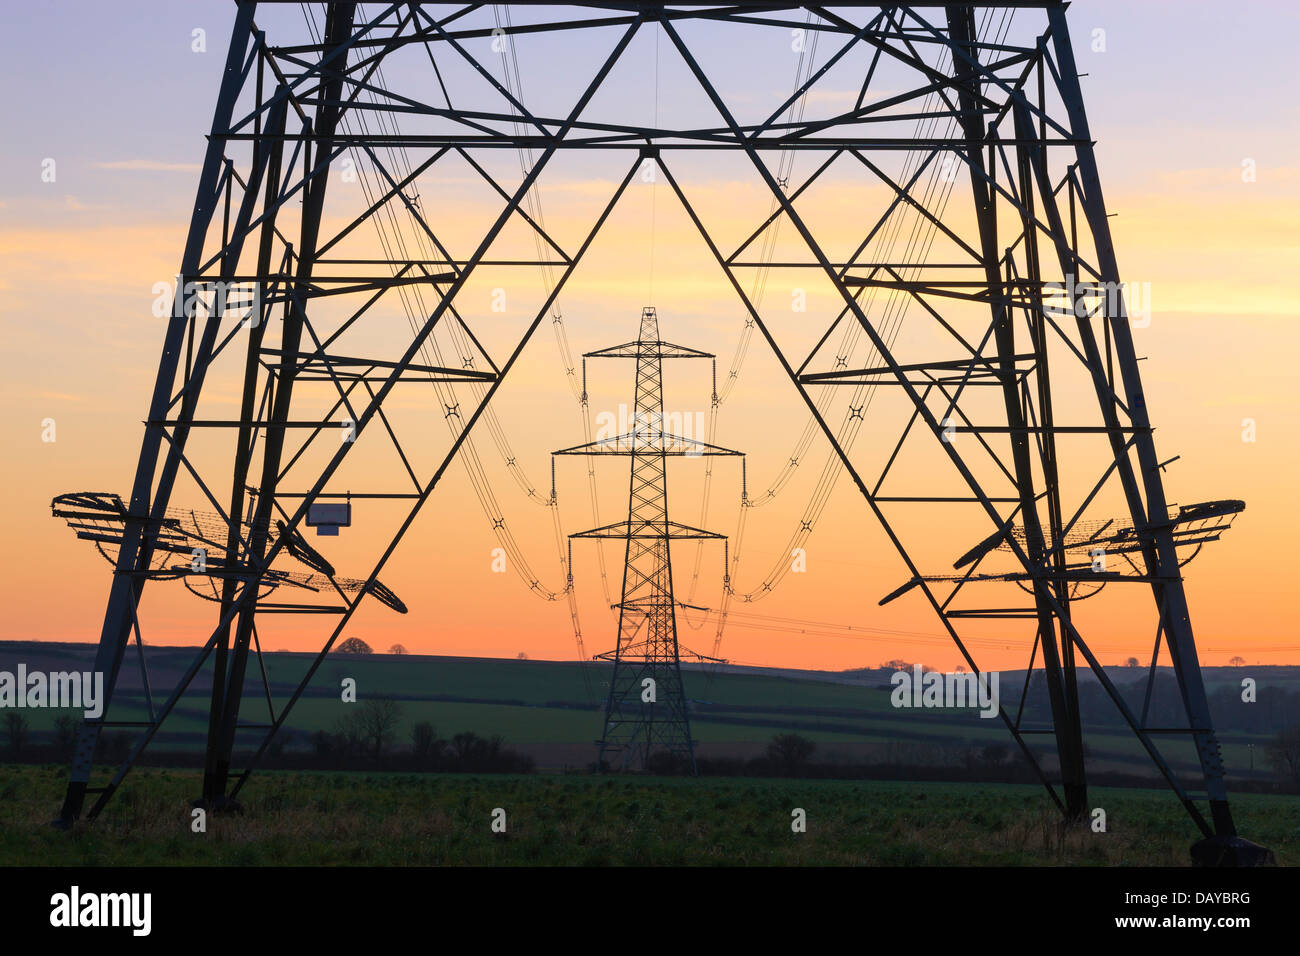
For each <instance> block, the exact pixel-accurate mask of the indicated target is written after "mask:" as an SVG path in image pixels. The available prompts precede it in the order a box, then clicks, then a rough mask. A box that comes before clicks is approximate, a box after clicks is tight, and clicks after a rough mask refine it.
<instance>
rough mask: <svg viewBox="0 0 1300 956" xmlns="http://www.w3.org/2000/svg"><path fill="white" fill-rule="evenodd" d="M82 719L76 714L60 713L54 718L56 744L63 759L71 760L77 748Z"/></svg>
mask: <svg viewBox="0 0 1300 956" xmlns="http://www.w3.org/2000/svg"><path fill="white" fill-rule="evenodd" d="M80 728H81V720H80V718H78V717H77V716H75V715H74V714H60V715H59V716H58V717H55V718H54V746H55V748H56V749H57V750H58V753H59V758H60V759H61V760H71V759H72V753H73V751H74V750H76V749H77V731H78V730H80Z"/></svg>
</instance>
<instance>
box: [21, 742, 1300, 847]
mask: <svg viewBox="0 0 1300 956" xmlns="http://www.w3.org/2000/svg"><path fill="white" fill-rule="evenodd" d="M65 780H66V777H65V771H64V770H63V768H61V767H55V766H46V767H5V768H0V864H3V865H82V866H84V865H89V866H122V865H217V866H263V865H277V866H284V865H288V866H299V865H332V866H335V865H358V864H365V865H385V866H430V865H448V864H471V865H505V864H510V865H540V864H547V865H611V864H628V865H700V864H703V865H709V864H727V865H744V864H750V865H753V864H759V865H876V866H910V865H958V866H978V865H1013V866H1041V865H1098V866H1185V865H1188V864H1189V862H1190V860H1189V856H1188V847H1189V845H1190V844H1191V843H1192V842H1193V840H1195V839H1196V838H1197V836H1198V834H1197V831H1196V830H1195V828H1194V827H1193V825H1192V824H1191V822H1190V821H1189V820H1188V819H1187V817H1186V816H1185V814H1184V812H1183V810H1182V808H1181V806H1179V804H1178V803H1177V802H1176V801H1175V800H1174V798H1173V796H1172V795H1171V794H1169V793H1168V792H1166V791H1156V790H1111V789H1105V788H1096V789H1095V790H1094V791H1093V792H1092V793H1091V796H1090V802H1091V804H1092V805H1093V806H1099V807H1102V808H1104V809H1105V810H1106V814H1107V832H1105V833H1093V832H1092V831H1091V830H1090V829H1089V828H1087V827H1086V826H1085V827H1076V828H1070V829H1068V830H1064V831H1063V830H1062V828H1061V827H1060V826H1059V825H1058V823H1057V818H1056V815H1055V813H1054V811H1053V810H1052V808H1051V807H1050V805H1049V803H1048V800H1047V798H1046V797H1045V795H1044V793H1043V792H1042V790H1041V789H1039V788H1037V787H1033V786H1021V785H1015V784H989V785H971V784H917V783H904V782H884V781H798V780H756V779H734V778H733V779H709V778H701V779H684V778H655V777H592V776H587V775H550V776H543V775H534V776H470V775H419V774H365V773H318V772H305V771H293V772H272V773H265V774H260V775H258V776H257V777H255V778H254V779H253V780H252V781H251V782H250V784H249V786H248V787H247V788H246V789H245V791H244V792H243V793H242V794H241V799H242V800H243V802H244V804H245V808H246V812H245V813H244V814H243V815H242V816H209V818H208V821H207V832H206V833H193V832H192V831H191V810H190V806H189V801H190V799H191V798H192V797H193V796H194V795H195V794H196V793H197V791H198V782H199V778H198V774H197V773H196V772H192V771H179V770H160V769H139V770H136V771H134V772H133V774H132V775H131V777H130V778H129V779H128V781H127V783H126V784H125V785H124V787H123V788H122V790H121V791H120V792H119V793H118V794H117V795H116V796H115V797H114V799H113V801H112V802H111V803H110V804H109V807H108V809H107V810H106V811H105V813H104V815H103V816H102V817H101V818H100V819H98V820H96V821H94V822H93V823H79V824H77V825H76V826H75V827H74V828H73V829H72V831H71V832H62V831H58V830H54V829H53V828H51V827H49V826H47V825H46V824H47V823H48V822H49V820H50V819H51V818H52V816H53V815H54V812H55V810H56V808H57V807H58V805H59V802H60V800H61V797H62V792H63V787H64V783H65ZM497 807H500V808H503V809H504V810H505V811H506V821H507V830H506V832H505V833H501V834H497V833H493V832H492V830H491V826H490V822H491V818H492V812H493V810H494V809H495V808H497ZM797 807H798V808H803V809H804V810H805V811H806V813H807V832H805V833H798V834H797V833H793V832H792V831H791V826H790V823H791V811H792V810H793V809H794V808H797ZM1234 809H1235V812H1236V816H1237V820H1238V827H1239V829H1240V830H1241V832H1242V833H1243V834H1244V835H1246V836H1247V837H1249V838H1250V839H1253V840H1255V841H1256V842H1258V843H1261V844H1263V845H1265V846H1268V847H1270V848H1271V849H1273V851H1274V852H1275V853H1276V854H1277V857H1278V861H1279V863H1282V864H1284V865H1285V864H1290V865H1295V864H1297V863H1300V798H1297V797H1284V796H1266V795H1256V794H1243V795H1240V796H1237V797H1234Z"/></svg>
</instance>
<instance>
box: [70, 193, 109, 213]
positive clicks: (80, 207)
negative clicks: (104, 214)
mask: <svg viewBox="0 0 1300 956" xmlns="http://www.w3.org/2000/svg"><path fill="white" fill-rule="evenodd" d="M63 205H64V206H66V207H67V208H68V209H71V210H72V211H73V212H91V211H93V210H96V209H107V208H108V207H107V206H98V205H91V204H89V203H84V202H82V201H81V200H80V199H78V198H77V197H76V196H74V195H72V194H71V193H68V194H67V195H65V196H64V197H63Z"/></svg>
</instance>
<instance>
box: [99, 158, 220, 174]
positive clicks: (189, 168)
mask: <svg viewBox="0 0 1300 956" xmlns="http://www.w3.org/2000/svg"><path fill="white" fill-rule="evenodd" d="M94 165H95V168H96V169H126V170H131V171H133V172H148V173H197V172H198V171H199V170H201V169H202V168H203V167H202V166H201V165H200V164H198V163H164V162H161V161H160V160H156V159H117V160H113V161H112V162H108V163H95V164H94Z"/></svg>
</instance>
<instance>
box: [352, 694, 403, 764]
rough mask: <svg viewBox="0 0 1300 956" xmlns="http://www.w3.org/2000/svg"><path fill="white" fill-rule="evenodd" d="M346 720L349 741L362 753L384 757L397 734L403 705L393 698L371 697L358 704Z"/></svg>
mask: <svg viewBox="0 0 1300 956" xmlns="http://www.w3.org/2000/svg"><path fill="white" fill-rule="evenodd" d="M346 720H347V725H346V732H347V733H348V734H349V742H351V743H352V744H353V745H354V746H355V747H356V749H357V750H359V751H360V752H362V753H369V754H370V755H371V756H374V757H382V756H383V754H384V751H385V750H387V749H388V747H389V745H391V744H392V742H393V740H394V739H395V738H396V736H397V727H398V724H400V723H401V722H402V707H401V705H400V704H398V703H397V702H396V701H393V700H382V699H378V698H371V699H370V700H367V701H366V702H365V703H362V704H358V705H357V706H356V708H355V709H354V710H353V711H352V713H351V714H350V715H349V716H348V718H346Z"/></svg>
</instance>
